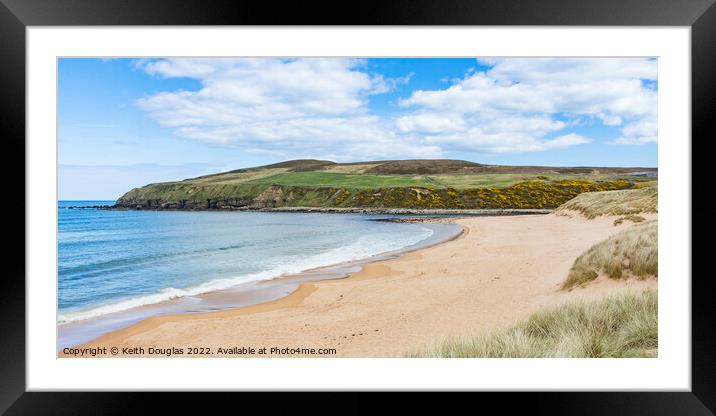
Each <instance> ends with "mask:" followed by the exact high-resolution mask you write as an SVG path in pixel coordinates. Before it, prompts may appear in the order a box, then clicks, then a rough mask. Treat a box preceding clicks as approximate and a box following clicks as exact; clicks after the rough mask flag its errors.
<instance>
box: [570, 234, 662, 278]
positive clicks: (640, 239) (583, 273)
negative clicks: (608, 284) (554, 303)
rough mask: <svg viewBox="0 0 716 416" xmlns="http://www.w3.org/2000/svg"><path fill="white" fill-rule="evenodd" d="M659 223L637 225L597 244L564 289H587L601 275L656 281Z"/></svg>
mask: <svg viewBox="0 0 716 416" xmlns="http://www.w3.org/2000/svg"><path fill="white" fill-rule="evenodd" d="M658 257H659V244H658V224H657V221H649V222H647V223H644V224H639V225H634V226H631V227H629V228H627V229H626V230H623V231H621V232H619V233H617V234H615V235H613V236H611V237H610V238H608V239H606V240H604V241H602V242H600V243H597V244H595V245H594V246H592V247H591V248H590V249H589V250H587V251H586V252H585V253H584V254H582V255H581V256H579V257H578V258H577V260H575V262H574V264H573V265H572V268H571V269H570V271H569V275H567V279H566V280H565V281H564V284H563V285H562V288H563V289H568V288H571V287H573V286H576V285H583V284H585V283H588V282H590V281H592V280H594V279H596V278H597V277H598V276H599V275H600V274H605V275H607V276H608V277H609V278H611V279H621V278H627V277H638V278H646V277H655V276H657V275H658V267H659V260H658Z"/></svg>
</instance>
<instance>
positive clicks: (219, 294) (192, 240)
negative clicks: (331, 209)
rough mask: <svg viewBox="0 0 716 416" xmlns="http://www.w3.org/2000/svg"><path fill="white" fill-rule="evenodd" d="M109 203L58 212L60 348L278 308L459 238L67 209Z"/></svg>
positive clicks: (354, 223) (269, 217)
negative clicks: (308, 288) (141, 323)
mask: <svg viewBox="0 0 716 416" xmlns="http://www.w3.org/2000/svg"><path fill="white" fill-rule="evenodd" d="M112 203H113V201H61V202H60V204H59V207H58V280H57V283H58V324H59V325H58V347H59V348H62V347H64V346H69V345H75V344H77V343H81V342H85V341H88V340H90V339H92V338H95V337H96V336H98V335H100V334H102V333H105V332H107V331H109V330H113V329H116V328H119V327H123V326H126V325H129V324H131V323H133V322H137V321H138V320H140V319H143V318H145V317H147V316H153V315H159V314H166V313H178V312H192V311H207V310H216V309H225V308H230V307H237V306H245V305H248V304H253V303H257V302H262V301H267V300H271V299H276V298H280V297H283V296H285V295H287V294H288V293H290V292H292V291H293V290H295V288H296V287H297V285H298V283H300V281H305V280H317V279H324V278H334V277H341V276H344V275H346V273H349V272H351V271H354V270H355V269H356V268H357V265H358V264H360V263H361V262H364V261H366V260H374V259H375V258H376V256H380V255H383V256H385V255H393V254H395V253H397V252H400V251H402V250H406V249H411V248H415V247H419V246H421V245H427V244H432V243H435V242H437V241H440V240H444V239H448V238H451V237H452V236H454V235H456V234H457V233H458V232H459V227H457V226H455V225H452V224H421V223H393V222H380V221H370V220H371V219H376V218H385V217H388V216H386V215H361V214H319V213H274V212H179V211H159V212H157V211H108V210H98V209H87V208H83V209H76V208H75V209H73V208H72V207H77V206H88V205H110V204H112ZM331 265H340V266H339V267H332V268H327V269H326V268H325V267H326V266H331ZM315 269H319V270H315ZM307 270H311V272H309V273H303V274H301V275H300V278H294V279H274V278H276V277H279V276H287V275H295V274H297V273H301V272H305V271H307Z"/></svg>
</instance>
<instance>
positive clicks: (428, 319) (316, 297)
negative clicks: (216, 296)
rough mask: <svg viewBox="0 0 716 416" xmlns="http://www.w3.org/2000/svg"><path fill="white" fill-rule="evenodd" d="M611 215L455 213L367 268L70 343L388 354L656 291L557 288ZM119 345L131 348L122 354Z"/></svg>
mask: <svg viewBox="0 0 716 416" xmlns="http://www.w3.org/2000/svg"><path fill="white" fill-rule="evenodd" d="M647 217H649V216H648V215H647ZM614 218H615V217H608V216H605V217H598V218H596V219H593V220H588V219H586V218H584V217H581V216H579V215H572V216H565V215H556V214H548V215H528V216H509V217H508V216H497V217H472V218H462V219H458V220H456V222H457V223H458V224H459V225H461V226H462V227H463V228H464V232H463V234H462V235H461V236H460V237H458V238H456V239H454V240H452V241H449V242H446V243H443V244H440V245H437V246H434V247H430V248H426V249H422V250H419V251H415V252H411V253H407V254H404V255H402V256H401V257H399V258H395V259H390V260H384V261H379V262H375V263H371V264H368V265H366V266H364V267H363V269H362V270H361V271H359V272H357V273H355V274H353V275H352V276H350V277H348V278H345V279H338V280H325V281H319V282H310V283H305V284H302V285H300V287H299V288H298V289H297V290H296V291H295V292H293V293H292V294H290V295H289V296H287V297H284V298H282V299H279V300H276V301H272V302H267V303H263V304H259V305H254V306H249V307H245V308H238V309H231V310H224V311H218V312H206V313H193V314H181V315H171V316H161V317H154V318H149V319H146V320H144V321H142V322H139V323H137V324H135V325H132V326H130V327H127V328H124V329H120V330H117V331H114V332H111V333H108V334H106V335H104V336H102V337H100V338H98V339H96V340H94V341H92V342H90V343H87V344H84V345H82V346H79V347H80V348H82V347H102V346H104V347H108V348H112V347H117V348H118V349H119V354H118V355H117V356H119V357H121V356H137V355H138V356H163V355H161V353H160V354H156V353H155V354H149V353H148V351H149V348H150V347H152V348H155V349H159V350H160V351H164V350H166V349H171V348H176V349H181V351H182V352H183V354H173V355H174V356H186V354H187V352H188V351H189V350H188V349H189V348H193V347H196V348H210V349H211V350H212V351H213V352H216V351H217V350H218V349H219V348H224V349H232V348H241V347H246V348H253V349H255V350H259V349H260V348H263V347H265V348H267V349H268V351H270V349H271V348H313V349H335V354H330V355H313V356H321V357H400V356H404V355H406V354H407V353H409V352H411V351H414V350H417V349H419V348H421V347H423V346H425V345H426V344H429V343H433V342H436V341H439V340H440V339H443V338H445V337H450V336H457V335H470V334H474V333H477V332H479V331H484V330H491V329H497V328H501V327H504V326H507V325H510V324H512V323H514V322H516V321H517V320H519V319H522V318H524V317H526V316H528V315H529V314H530V313H532V312H534V311H536V310H537V309H539V308H540V307H543V306H549V305H554V304H558V303H560V302H564V301H566V300H571V299H575V298H577V297H595V296H602V295H604V294H606V293H608V292H610V291H613V290H622V289H623V288H624V287H631V288H635V289H640V288H644V287H656V280H655V279H648V280H644V281H641V280H634V279H630V280H627V281H613V280H608V279H601V278H600V279H597V281H595V282H593V283H592V284H590V285H588V286H587V287H586V288H577V289H574V290H572V291H570V292H566V291H560V290H559V286H560V284H561V283H562V281H563V280H564V279H565V277H566V276H567V273H568V271H569V268H570V267H571V265H572V263H573V262H574V260H575V259H576V258H577V256H579V255H580V254H581V253H583V252H584V251H585V250H587V249H588V248H589V247H590V246H592V245H593V244H595V243H597V242H599V241H602V240H604V239H605V238H607V237H609V236H610V235H612V234H614V233H616V232H618V231H620V230H622V229H624V228H627V227H630V226H632V224H631V223H629V222H625V223H624V224H621V225H618V226H615V225H614V224H613V222H614ZM649 218H655V214H654V215H653V216H651V217H649ZM123 348H127V350H126V351H135V352H139V353H138V354H123V353H122V350H123ZM237 351H240V350H237ZM237 355H239V356H247V355H248V356H251V354H243V353H240V354H237ZM192 356H195V355H192ZM201 356H202V357H207V356H206V355H201ZM211 356H212V357H226V355H217V354H214V355H211ZM253 356H260V357H267V356H281V357H296V356H305V355H281V354H279V355H275V354H274V355H272V354H262V355H253Z"/></svg>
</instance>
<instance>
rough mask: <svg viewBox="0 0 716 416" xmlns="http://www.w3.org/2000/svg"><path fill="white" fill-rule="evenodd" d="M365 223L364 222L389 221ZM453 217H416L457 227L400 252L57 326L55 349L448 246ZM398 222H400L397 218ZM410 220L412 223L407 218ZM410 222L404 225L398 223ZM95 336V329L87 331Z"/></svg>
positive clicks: (279, 294) (268, 298) (248, 302)
mask: <svg viewBox="0 0 716 416" xmlns="http://www.w3.org/2000/svg"><path fill="white" fill-rule="evenodd" d="M390 219H391V218H384V219H367V220H366V221H378V220H390ZM454 219H455V218H453V217H450V218H446V217H419V218H412V220H413V221H408V222H420V223H432V224H454V225H455V227H457V228H458V229H456V230H450V229H448V228H443V229H432V231H433V234H432V235H431V236H429V237H427V238H426V239H424V240H421V241H419V242H417V243H414V244H411V245H408V246H405V247H403V248H401V249H398V250H392V251H387V252H383V253H379V254H375V255H372V256H369V257H366V258H362V259H357V260H346V261H342V262H339V263H335V264H329V265H325V266H319V267H313V268H310V269H306V270H303V271H300V272H298V273H292V274H288V275H278V276H274V277H271V278H268V279H262V280H255V281H248V282H244V283H240V284H238V285H236V286H232V287H229V288H225V289H216V290H212V291H209V292H205V293H201V294H197V295H192V296H182V297H179V298H173V299H169V300H164V301H161V302H157V303H151V304H145V305H141V306H135V307H132V308H130V309H127V310H121V311H117V312H110V313H107V314H103V315H99V316H96V317H92V318H87V319H82V320H78V321H72V322H66V323H63V324H58V329H57V332H58V345H57V349H58V350H61V349H62V348H64V347H70V348H72V347H75V346H77V345H81V344H84V343H87V342H93V341H94V340H97V339H99V338H101V337H102V336H104V335H106V334H108V333H112V332H115V331H119V330H122V329H124V328H127V327H131V326H132V325H136V324H138V323H141V322H142V321H144V320H146V319H152V318H155V317H161V316H176V315H183V314H188V315H196V314H202V313H213V312H220V311H227V310H233V309H241V308H248V307H251V306H255V305H259V304H263V303H270V302H273V301H277V300H281V299H283V298H285V297H287V296H290V295H291V294H293V293H294V292H296V291H298V290H299V289H300V287H301V286H302V285H304V284H308V283H312V282H320V281H326V280H341V279H346V278H349V277H350V276H352V275H353V274H355V273H357V272H360V271H361V270H362V269H363V267H365V266H366V265H368V264H372V263H376V262H380V261H386V260H391V259H395V258H399V257H401V256H403V255H405V254H408V253H412V252H415V251H420V250H423V249H427V248H430V247H434V246H436V245H440V244H444V243H447V242H449V241H452V240H454V239H456V238H459V237H460V235H462V234H463V233H464V232H465V228H464V227H461V226H459V225H457V224H455V223H454ZM396 220H399V219H396ZM407 220H410V219H407ZM396 222H406V221H396ZM188 299H198V300H200V301H201V302H202V305H201V306H197V305H194V304H189V305H188V304H187V303H188ZM107 321H109V322H112V321H116V322H119V323H116V324H114V325H111V328H109V329H107V330H95V331H94V332H97V333H99V335H94V336H91V337H90V336H87V335H86V333H87V332H88V331H87V329H86V328H90V329H91V328H92V327H96V326H101V324H102V322H107ZM61 331H62V332H64V337H65V338H70V339H72V338H74V339H82V341H79V342H75V343H72V342H60V336H59V334H60V332H61ZM89 332H92V331H89Z"/></svg>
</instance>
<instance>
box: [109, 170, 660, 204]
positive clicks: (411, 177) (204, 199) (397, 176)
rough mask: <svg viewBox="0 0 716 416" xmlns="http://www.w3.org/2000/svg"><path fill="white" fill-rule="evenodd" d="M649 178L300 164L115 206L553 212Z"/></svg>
mask: <svg viewBox="0 0 716 416" xmlns="http://www.w3.org/2000/svg"><path fill="white" fill-rule="evenodd" d="M655 178H656V169H654V168H595V167H564V168H561V167H544V166H496V165H483V164H479V163H473V162H467V161H462V160H443V159H433V160H426V159H422V160H391V161H373V162H355V163H335V162H331V161H325V160H313V159H301V160H291V161H287V162H281V163H275V164H272V165H266V166H258V167H253V168H245V169H237V170H232V171H229V172H223V173H217V174H213V175H205V176H200V177H197V178H192V179H186V180H182V181H176V182H164V183H156V184H150V185H146V186H143V187H141V188H135V189H133V190H131V191H129V192H127V193H126V194H124V195H123V196H122V197H121V198H119V200H117V204H116V205H115V208H124V209H179V210H206V209H266V208H282V207H326V208H328V207H330V208H334V207H343V208H412V209H458V208H459V209H483V208H484V209H495V208H498V209H499V208H512V209H523V208H556V207H558V206H559V205H561V204H563V203H564V202H566V201H568V200H570V199H572V198H573V197H575V196H576V195H578V194H580V193H583V192H594V191H605V190H617V189H629V188H633V187H634V186H635V184H636V183H637V182H646V181H654V180H655Z"/></svg>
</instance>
